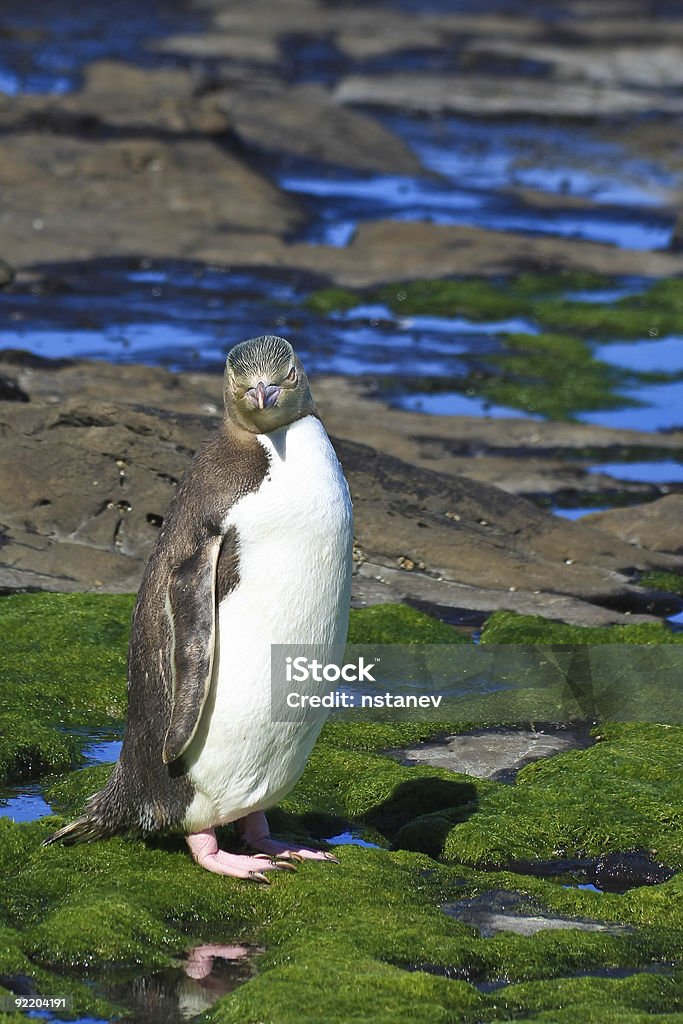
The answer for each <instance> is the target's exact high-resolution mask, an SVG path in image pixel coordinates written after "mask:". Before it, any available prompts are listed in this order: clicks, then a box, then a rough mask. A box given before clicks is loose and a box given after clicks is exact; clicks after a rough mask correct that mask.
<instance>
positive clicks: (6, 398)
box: [0, 374, 29, 402]
mask: <svg viewBox="0 0 683 1024" xmlns="http://www.w3.org/2000/svg"><path fill="white" fill-rule="evenodd" d="M28 401H29V397H28V395H27V394H26V392H25V391H23V390H22V389H21V388H20V387H19V385H18V384H17V382H16V381H15V380H12V378H11V377H6V376H5V375H4V374H0V402H28Z"/></svg>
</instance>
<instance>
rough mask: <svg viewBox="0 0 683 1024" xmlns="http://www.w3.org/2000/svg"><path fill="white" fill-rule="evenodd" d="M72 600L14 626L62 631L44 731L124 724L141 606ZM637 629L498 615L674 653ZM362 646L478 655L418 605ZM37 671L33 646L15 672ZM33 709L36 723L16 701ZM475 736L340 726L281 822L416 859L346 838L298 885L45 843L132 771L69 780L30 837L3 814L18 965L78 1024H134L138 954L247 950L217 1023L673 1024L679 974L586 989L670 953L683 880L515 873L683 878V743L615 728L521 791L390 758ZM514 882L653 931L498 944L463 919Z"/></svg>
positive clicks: (677, 935)
mask: <svg viewBox="0 0 683 1024" xmlns="http://www.w3.org/2000/svg"><path fill="white" fill-rule="evenodd" d="M49 597H50V601H48V602H47V603H44V601H43V596H42V595H36V596H35V597H33V596H31V597H26V598H25V602H20V603H19V604H20V605H21V607H19V605H17V604H16V603H15V602H12V603H11V604H10V606H8V610H7V611H6V614H10V613H11V614H13V615H17V616H18V617H19V619H21V618H22V616H23V618H26V617H27V616H28V615H30V614H32V611H33V609H34V608H35V611H36V614H37V615H44V616H45V619H44V620H43V622H44V625H45V626H46V627H47V626H49V627H50V628H51V631H52V640H51V641H50V644H51V646H50V644H48V645H47V646H45V644H43V645H42V647H41V650H42V655H41V654H36V655H35V657H34V656H33V655H32V653H31V651H30V649H29V646H28V644H27V643H25V645H24V652H23V657H24V662H23V668H22V671H23V673H24V679H25V680H26V683H25V685H26V686H27V690H26V693H27V694H31V695H32V696H31V697H30V702H31V706H32V708H33V707H35V704H34V703H32V702H33V701H34V699H36V698H37V696H38V694H39V693H40V692H41V691H40V686H41V685H43V684H44V688H45V693H46V694H47V695H48V699H47V700H46V701H44V703H43V705H42V706H43V708H44V709H45V713H44V717H43V718H42V719H41V726H42V727H43V728H44V729H45V730H48V729H49V728H50V722H51V721H59V716H60V711H64V713H65V715H66V720H67V722H69V723H72V724H71V728H73V729H75V730H78V728H80V727H81V726H82V725H83V723H84V722H85V721H87V719H88V715H89V714H90V711H89V708H90V707H92V715H93V718H94V721H95V722H97V723H98V725H100V724H102V725H104V724H105V723H107V722H111V721H112V720H113V721H118V720H120V715H121V713H122V707H123V702H124V700H125V670H124V664H123V655H124V653H125V638H126V632H127V621H128V617H129V614H130V607H131V601H130V599H129V598H126V599H125V600H124V599H120V598H113V599H112V598H108V597H97V598H92V597H84V598H83V599H82V601H83V604H82V606H80V607H79V600H78V599H76V598H75V597H74V598H71V597H70V598H68V599H67V598H61V599H60V598H59V597H58V596H57V595H55V596H53V595H50V596H49ZM32 602H35V604H33V603H32ZM62 602H63V603H62ZM0 610H1V604H0ZM98 616H99V617H101V619H102V621H104V622H105V623H108V627H107V628H108V630H109V633H110V635H109V638H108V639H107V640H106V641H99V642H98V635H99V634H98V633H97V622H98ZM60 620H61V626H60ZM34 621H35V620H34ZM60 628H61V630H62V632H61V637H62V645H63V639H64V637H68V638H70V639H73V640H74V643H73V644H72V646H71V648H70V650H69V659H71V660H70V661H69V662H68V664H67V663H65V662H64V661H62V662H61V663H59V662H58V670H59V673H60V676H59V682H58V683H54V684H51V683H50V678H49V676H50V666H49V663H45V661H44V659H45V658H46V657H47V658H49V657H52V656H53V652H54V655H55V657H56V654H57V652H58V651H59V648H60V642H59V636H60V632H59V630H60ZM629 629H630V630H631V632H627V633H622V632H620V633H618V634H617V633H614V632H610V630H596V631H591V630H574V631H573V632H570V633H567V632H566V631H567V630H570V631H571V630H572V627H562V626H559V625H558V626H554V625H553V624H548V623H547V622H543V620H535V619H526V618H524V617H518V616H511V617H506V613H500V614H499V615H498V616H492V617H491V619H490V620H489V622H488V624H487V627H486V629H485V631H484V639H485V641H486V642H506V643H509V642H515V643H516V642H541V643H548V642H552V643H580V642H582V641H583V640H586V641H588V642H605V641H606V638H609V637H612V638H613V640H614V641H616V642H619V643H621V642H629V640H630V639H635V642H637V643H661V642H665V641H666V639H667V634H666V631H665V630H660V629H658V628H657V629H654V631H653V629H652V628H648V630H646V631H645V633H643V627H640V626H635V627H629ZM82 631H83V632H82ZM89 631H91V632H89ZM352 631H353V632H352V635H353V639H354V641H355V642H357V643H363V642H364V643H372V642H396V641H397V640H398V639H399V638H401V639H403V640H409V639H413V640H415V642H438V643H444V642H452V643H454V644H455V645H457V644H461V643H462V642H463V639H462V637H461V636H460V634H458V633H457V632H455V631H454V630H452V629H451V628H450V627H447V626H444V625H443V624H441V623H436V622H435V621H434V620H432V619H429V618H428V617H426V616H423V615H422V614H421V613H419V612H414V611H413V610H411V609H406V608H403V607H402V606H398V607H395V608H388V607H383V608H376V609H368V610H364V611H361V612H354V613H353V615H352ZM19 635H20V638H21V632H20V634H19ZM24 636H25V634H24ZM513 636H514V639H512V637H513ZM668 636H670V634H668ZM79 638H80V639H79ZM22 642H24V641H22ZM610 642H613V641H610ZM122 648H123V650H122ZM78 652H80V655H79V656H78V657H77V654H78ZM454 656H456V650H455V648H454ZM79 657H80V661H79ZM20 661H21V659H20V656H19V654H18V653H16V652H15V653H13V654H12V660H11V664H12V665H14V668H13V670H12V671H13V672H14V673H15V676H14V678H16V677H17V673H18V668H17V666H18V665H19V663H20ZM86 665H90V666H91V667H92V668H93V669H96V670H97V671H96V673H95V682H96V685H95V686H94V688H93V693H92V694H91V695H89V694H88V692H87V687H85V686H84V685H83V684H82V672H83V669H84V667H85V666H86ZM51 685H53V688H52V689H50V686H51ZM60 691H63V692H62V696H61V699H60V697H59V694H60ZM11 713H12V714H19V710H18V707H17V705H16V704H14V705H13V706H12V709H11ZM31 713H33V712H31ZM51 716H54V717H51ZM462 727H463V724H462V723H455V724H454V723H442V724H440V725H439V726H438V727H437V726H434V727H432V726H429V727H426V726H425V725H423V724H419V723H415V722H390V723H371V722H353V723H348V722H344V721H330V722H329V723H328V724H327V726H326V727H325V729H324V730H323V733H322V734H321V737H320V740H319V741H318V744H317V746H316V748H315V749H314V752H313V754H312V756H311V758H310V761H309V764H308V766H307V768H306V771H305V773H304V775H303V777H302V779H301V781H300V783H299V784H298V785H297V787H296V788H295V789H294V790H293V791H292V793H291V794H289V796H288V797H287V798H286V800H284V801H283V802H282V803H281V805H280V806H279V807H278V808H277V809H276V811H275V812H274V813H273V814H272V815H271V820H272V821H271V823H272V825H273V827H274V829H275V828H277V829H278V830H279V831H280V832H281V833H285V834H289V835H297V836H300V837H302V838H303V839H305V840H307V841H309V842H315V841H316V838H317V837H319V836H320V835H330V834H331V833H329V832H327V833H325V832H320V831H317V832H316V833H315V834H314V835H312V836H311V835H310V834H309V827H312V826H313V825H315V827H316V829H320V828H322V827H325V826H327V825H328V824H334V827H335V829H338V830H340V831H341V830H342V829H343V828H359V829H363V828H368V827H371V828H373V829H374V832H373V834H374V835H376V837H377V839H378V841H379V842H381V843H384V844H386V845H387V846H393V847H395V849H393V850H390V849H360V848H357V847H353V846H349V847H341V848H339V847H337V848H335V852H337V853H338V855H339V859H340V861H341V864H340V865H339V866H336V865H331V864H323V863H308V864H304V865H302V866H301V868H300V870H299V872H298V873H297V874H296V875H293V874H289V873H287V874H282V875H278V876H275V877H274V879H273V884H272V885H271V886H270V887H267V888H266V887H257V886H255V885H249V884H247V883H242V882H238V881H236V880H233V879H228V878H222V877H219V876H215V875H211V874H209V873H208V872H204V871H202V870H201V869H199V868H198V867H196V866H195V865H194V864H193V863H192V862H191V860H190V858H189V856H188V854H187V852H186V848H185V844H184V842H183V840H182V838H181V837H179V836H171V837H159V838H157V839H155V840H153V841H148V842H144V843H143V842H140V841H136V840H132V839H126V838H115V839H111V840H107V841H103V842H99V843H95V844H92V845H84V846H78V847H55V846H51V847H47V848H45V847H41V846H40V842H41V840H42V839H44V838H45V837H47V836H48V835H49V834H50V833H51V832H52V831H53V830H54V828H55V827H56V826H57V825H58V824H59V823H61V822H62V821H64V820H65V817H64V816H66V815H71V814H74V813H76V812H77V810H78V809H79V808H80V807H81V806H82V803H83V801H84V799H85V798H86V796H87V795H89V794H90V793H91V792H93V791H94V790H96V789H98V788H99V787H100V786H101V785H102V784H103V781H104V779H105V777H106V775H107V773H108V771H109V770H110V769H109V767H108V766H101V767H97V768H88V769H86V770H83V771H78V772H74V773H72V774H70V775H66V776H65V777H64V778H63V779H62V780H61V781H60V782H58V783H57V784H56V785H54V786H53V787H52V788H51V789H50V791H49V798H50V800H51V802H52V805H53V807H54V809H55V810H58V811H59V812H60V815H63V816H62V817H52V818H45V819H41V820H40V821H37V822H34V823H31V824H26V825H16V824H14V823H13V822H11V821H8V820H7V819H3V820H0V873H1V874H2V877H3V887H2V892H0V974H9V975H13V974H23V975H27V976H29V977H31V978H33V979H34V981H35V984H36V985H37V986H38V987H39V990H41V991H43V992H58V991H59V992H64V993H66V992H68V993H71V994H72V995H73V998H74V1011H73V1012H74V1014H83V1013H90V1014H95V1015H97V1016H98V1017H100V1018H103V1019H112V1018H113V1017H114V1016H116V1015H117V1014H118V1013H119V1012H120V1010H117V1008H116V1006H115V1005H114V1004H113V1003H112V1002H111V1001H110V999H109V997H108V996H107V993H106V991H105V990H104V989H102V988H101V987H98V980H97V979H98V978H99V977H100V972H101V971H102V969H103V968H104V965H107V964H112V965H114V966H119V967H123V966H125V965H128V966H131V965H134V964H136V963H137V964H139V967H140V972H141V974H142V973H148V972H149V971H155V970H161V969H165V968H167V967H168V966H170V965H172V964H174V963H175V962H177V958H178V957H180V956H182V954H183V952H184V950H186V949H188V948H190V947H192V946H194V945H197V944H200V943H202V942H206V941H213V942H216V941H217V942H227V943H236V942H237V943H245V942H246V943H250V944H252V945H253V946H254V947H256V946H260V947H262V948H263V949H264V952H263V953H262V954H261V955H260V956H259V958H258V963H257V974H256V976H255V977H253V978H252V979H251V980H249V981H247V982H246V983H245V984H243V985H242V986H241V987H239V988H237V989H235V990H234V991H233V992H231V993H230V994H228V995H226V996H224V997H223V998H221V999H220V1000H219V1001H218V1002H217V1003H216V1004H215V1005H214V1006H213V1007H212V1009H211V1010H210V1011H209V1012H208V1014H207V1015H206V1017H205V1019H206V1020H207V1021H215V1022H237V1021H239V1022H240V1024H250V1022H253V1024H256V1022H257V1021H273V1022H277V1024H290V1022H292V1024H293V1022H294V1021H296V1022H297V1024H318V1022H320V1024H322V1022H323V1021H324V1022H325V1024H342V1022H343V1024H346V1022H348V1021H350V1020H367V1021H372V1022H373V1024H374V1022H375V1021H378V1022H381V1021H387V1022H388V1021H390V1020H391V1021H394V1020H396V1019H397V1018H398V1017H401V1016H403V1017H404V1018H406V1019H409V1020H415V1021H424V1022H427V1021H429V1022H430V1024H431V1022H432V1021H444V1022H449V1024H450V1022H452V1021H455V1020H457V1021H462V1022H463V1024H475V1022H477V1021H484V1022H488V1021H495V1020H499V1019H502V1018H507V1017H514V1018H515V1019H528V1020H534V1021H541V1020H548V1021H550V1020H557V1019H560V1018H559V1017H558V1014H559V1013H560V1012H561V1014H562V1019H563V1020H564V1021H566V1022H567V1024H579V1022H581V1024H583V1021H585V1020H598V1019H600V1020H601V1021H603V1020H604V1021H609V1020H615V1021H616V1020H620V1021H622V1020H624V1021H628V1020H634V1021H635V1020H639V1019H641V1018H642V1016H643V1014H644V1013H645V1012H646V1009H647V1007H650V1008H652V1009H655V1010H656V1012H657V1013H658V1014H660V1015H661V1016H660V1017H659V1019H661V1020H666V1019H667V1017H670V1018H671V1019H672V1020H673V1019H674V1016H675V1014H676V1013H677V1011H678V1009H679V1006H680V1003H679V996H678V990H677V988H676V985H675V984H674V983H673V982H674V979H672V978H669V977H668V976H665V975H663V976H659V975H650V974H646V973H640V974H637V975H635V976H634V977H633V978H623V979H612V978H592V977H591V978H588V977H573V976H572V975H574V974H576V973H577V972H587V971H594V970H596V968H598V969H599V968H601V967H606V968H611V967H624V968H633V969H635V970H637V969H638V968H639V967H646V966H647V965H648V964H650V963H652V962H663V961H666V960H668V959H670V956H671V952H670V951H671V950H673V949H674V948H675V947H676V945H677V944H680V941H681V939H682V938H683V934H682V917H683V915H681V912H680V906H681V901H680V894H681V878H682V877H683V876H680V875H677V876H675V877H673V878H671V879H670V881H668V882H665V883H663V884H661V885H656V886H643V887H641V888H640V889H635V890H632V891H630V892H628V893H626V894H625V895H624V896H617V895H609V894H605V895H604V896H597V895H596V894H594V893H590V892H585V891H580V890H576V889H566V888H563V886H562V885H561V884H559V883H558V882H555V881H549V880H545V879H541V878H533V877H531V876H529V875H522V874H520V873H517V872H515V871H514V870H510V866H514V864H515V863H516V862H518V861H519V860H520V859H521V858H528V859H533V858H543V857H550V856H560V855H566V856H569V855H579V854H581V853H587V854H598V853H600V854H601V853H604V852H607V851H610V850H624V849H644V850H647V851H650V852H651V853H652V854H653V855H655V856H656V857H657V858H659V859H660V860H662V861H664V862H665V863H667V864H669V865H670V866H671V867H674V868H676V867H679V866H681V859H682V858H681V849H682V846H683V844H681V839H680V827H681V826H680V821H679V820H678V813H677V808H678V807H680V806H681V804H682V803H683V800H682V799H681V798H682V796H683V793H682V792H681V784H680V782H679V779H680V777H681V774H682V773H681V772H680V767H679V751H680V748H681V739H682V738H683V737H682V735H681V733H682V732H683V730H681V729H680V728H666V727H663V726H656V725H650V726H646V725H627V724H620V725H615V724H612V725H605V726H602V727H601V730H600V734H599V736H596V739H598V742H597V743H596V745H595V746H594V747H592V748H590V749H587V750H582V751H572V752H570V753H567V754H564V755H561V756H558V757H555V758H553V759H550V760H548V761H545V762H538V763H536V764H533V765H530V766H528V767H527V768H525V769H524V770H523V771H522V772H520V773H519V775H518V778H517V784H516V785H515V786H507V785H504V784H502V783H496V782H490V781H486V780H480V779H474V778H470V777H468V776H465V775H456V774H454V773H452V772H448V771H446V770H445V769H434V768H430V767H426V766H418V767H406V766H403V765H401V764H399V763H398V762H397V761H396V760H394V759H392V758H391V757H389V756H388V755H387V753H386V751H387V750H388V749H389V748H397V747H400V746H401V745H405V744H408V743H410V744H414V743H416V742H418V741H419V740H421V739H430V738H433V737H434V735H435V734H437V733H444V732H446V731H454V730H456V729H459V728H462ZM65 735H68V733H65ZM76 736H77V738H78V734H77V733H76ZM221 840H222V842H223V843H224V844H225V845H229V844H230V843H231V842H234V840H235V835H234V832H233V831H232V829H224V830H221ZM496 866H499V868H503V869H504V870H500V869H497V868H496ZM494 888H495V889H509V890H513V891H515V892H522V893H523V894H524V895H525V897H526V898H528V899H529V900H535V901H538V902H540V903H542V904H543V905H545V906H547V907H548V908H549V909H550V910H552V911H553V912H555V913H562V914H564V915H566V916H569V917H576V918H578V919H582V918H590V919H594V920H598V921H605V922H608V921H618V922H621V923H622V924H624V925H627V926H628V927H629V928H630V929H632V930H631V931H627V932H623V933H622V934H619V935H611V934H608V933H602V932H601V933H590V932H581V931H576V930H570V931H551V932H539V933H537V934H536V935H533V936H531V937H525V936H521V935H514V934H511V933H501V934H498V935H495V936H494V937H493V938H490V939H485V938H482V937H481V936H480V935H479V933H478V932H477V931H476V929H474V928H472V927H469V926H467V925H465V924H463V923H461V922H458V921H456V920H454V919H452V918H451V917H449V916H447V914H445V913H444V912H443V910H442V909H441V907H442V905H443V904H445V903H449V902H452V901H454V900H458V899H461V898H469V897H472V896H473V895H476V894H477V893H481V892H486V891H488V890H489V889H494ZM455 968H457V969H458V970H461V971H462V972H463V977H462V978H461V979H459V980H454V979H453V978H452V977H448V976H446V975H448V973H449V972H452V971H453V970H454V969H455ZM439 972H441V973H442V974H443V976H439ZM495 979H507V980H508V981H509V982H510V984H508V985H506V987H505V988H504V989H501V990H499V991H493V992H482V991H479V990H478V988H477V987H476V984H475V982H479V981H487V980H495ZM558 986H560V988H561V1003H562V1007H563V1009H562V1010H561V1011H559V1010H558V1009H557V1007H558V1006H559V996H558V995H557V993H558V992H559V991H560V988H558ZM599 1010H602V1011H604V1012H603V1016H602V1017H601V1018H598V1016H597V1014H598V1011H599ZM553 1015H554V1016H553Z"/></svg>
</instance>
